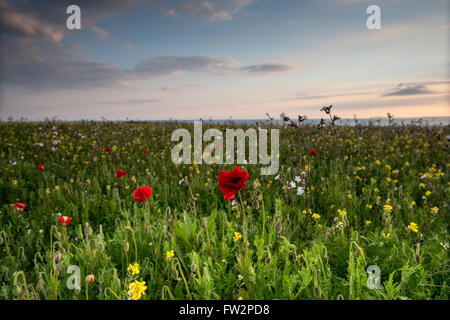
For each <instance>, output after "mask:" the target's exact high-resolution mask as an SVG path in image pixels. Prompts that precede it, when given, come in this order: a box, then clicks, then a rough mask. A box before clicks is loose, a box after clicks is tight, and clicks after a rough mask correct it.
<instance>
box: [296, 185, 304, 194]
mask: <svg viewBox="0 0 450 320" xmlns="http://www.w3.org/2000/svg"><path fill="white" fill-rule="evenodd" d="M304 193H305V190H304V189H303V187H298V188H297V195H298V196H301V195H302V194H304Z"/></svg>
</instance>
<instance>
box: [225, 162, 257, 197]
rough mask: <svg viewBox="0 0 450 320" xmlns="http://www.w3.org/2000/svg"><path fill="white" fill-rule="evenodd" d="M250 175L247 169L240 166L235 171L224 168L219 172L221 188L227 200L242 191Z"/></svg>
mask: <svg viewBox="0 0 450 320" xmlns="http://www.w3.org/2000/svg"><path fill="white" fill-rule="evenodd" d="M249 177H250V175H249V174H248V173H247V171H246V170H244V171H242V170H241V168H240V167H239V166H237V167H236V168H234V170H233V171H225V170H222V171H221V172H220V174H219V188H220V191H222V193H223V195H224V199H225V200H232V199H234V195H235V194H236V193H238V192H239V191H241V190H242V189H243V188H244V186H245V183H246V182H247V179H248V178H249Z"/></svg>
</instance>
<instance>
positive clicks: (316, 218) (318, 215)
mask: <svg viewBox="0 0 450 320" xmlns="http://www.w3.org/2000/svg"><path fill="white" fill-rule="evenodd" d="M312 217H313V219H314V220H319V219H320V214H318V213H313V215H312Z"/></svg>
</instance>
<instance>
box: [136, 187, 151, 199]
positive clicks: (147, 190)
mask: <svg viewBox="0 0 450 320" xmlns="http://www.w3.org/2000/svg"><path fill="white" fill-rule="evenodd" d="M152 192H153V190H152V188H151V187H146V186H145V187H139V188H137V189H136V190H134V191H133V198H134V199H135V200H136V203H141V202H144V201H147V199H148V198H150V197H151V196H152Z"/></svg>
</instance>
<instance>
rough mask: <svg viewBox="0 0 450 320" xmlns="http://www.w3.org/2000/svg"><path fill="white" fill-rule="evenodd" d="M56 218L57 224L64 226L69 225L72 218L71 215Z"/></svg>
mask: <svg viewBox="0 0 450 320" xmlns="http://www.w3.org/2000/svg"><path fill="white" fill-rule="evenodd" d="M58 220H59V224H60V225H61V226H66V227H67V226H68V225H69V223H70V221H71V220H72V218H71V217H66V216H61V217H59V218H58Z"/></svg>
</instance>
